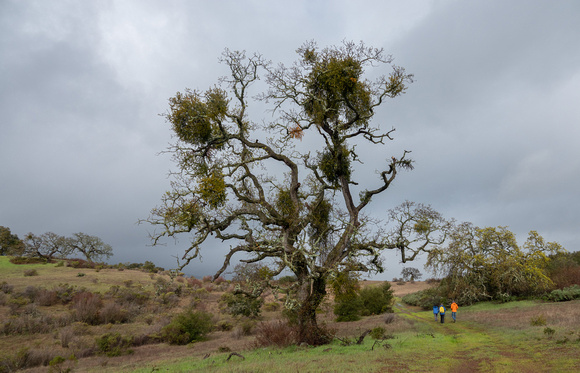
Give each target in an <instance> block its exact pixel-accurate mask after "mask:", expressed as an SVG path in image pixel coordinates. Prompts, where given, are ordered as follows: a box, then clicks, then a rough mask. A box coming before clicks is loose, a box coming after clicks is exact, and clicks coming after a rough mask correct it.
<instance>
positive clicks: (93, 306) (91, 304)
mask: <svg viewBox="0 0 580 373" xmlns="http://www.w3.org/2000/svg"><path fill="white" fill-rule="evenodd" d="M72 302H73V305H72V308H73V310H74V315H75V319H76V320H77V321H80V322H85V323H87V324H91V325H98V324H99V323H100V318H99V312H100V311H101V308H102V307H103V301H102V299H101V297H100V296H99V295H96V294H93V293H91V292H87V291H84V292H81V293H78V294H76V295H75V296H74V298H73V300H72Z"/></svg>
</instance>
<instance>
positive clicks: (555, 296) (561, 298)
mask: <svg viewBox="0 0 580 373" xmlns="http://www.w3.org/2000/svg"><path fill="white" fill-rule="evenodd" d="M547 298H548V300H551V301H553V302H565V301H569V300H574V299H580V285H573V286H570V287H567V288H564V289H562V290H560V289H558V290H553V291H552V292H551V293H550V294H548V296H547Z"/></svg>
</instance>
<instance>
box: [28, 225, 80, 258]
mask: <svg viewBox="0 0 580 373" xmlns="http://www.w3.org/2000/svg"><path fill="white" fill-rule="evenodd" d="M24 242H25V244H26V249H25V255H26V256H30V257H37V258H43V259H46V260H48V261H50V260H52V259H54V258H55V257H59V258H66V257H67V256H68V255H69V254H70V253H71V251H72V249H71V247H70V245H69V243H68V240H67V238H66V237H64V236H60V235H58V234H56V233H53V232H46V233H43V234H41V235H40V236H37V235H35V234H33V233H28V234H27V235H26V237H25V239H24Z"/></svg>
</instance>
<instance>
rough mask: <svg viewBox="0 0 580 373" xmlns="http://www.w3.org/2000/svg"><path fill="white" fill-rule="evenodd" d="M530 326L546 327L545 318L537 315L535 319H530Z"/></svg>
mask: <svg viewBox="0 0 580 373" xmlns="http://www.w3.org/2000/svg"><path fill="white" fill-rule="evenodd" d="M530 325H532V326H544V325H546V316H544V315H538V316H536V317H532V318H531V320H530Z"/></svg>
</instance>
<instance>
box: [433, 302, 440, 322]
mask: <svg viewBox="0 0 580 373" xmlns="http://www.w3.org/2000/svg"><path fill="white" fill-rule="evenodd" d="M437 314H439V306H438V305H434V306H433V315H434V316H435V321H436V322H437V321H439V320H437Z"/></svg>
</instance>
